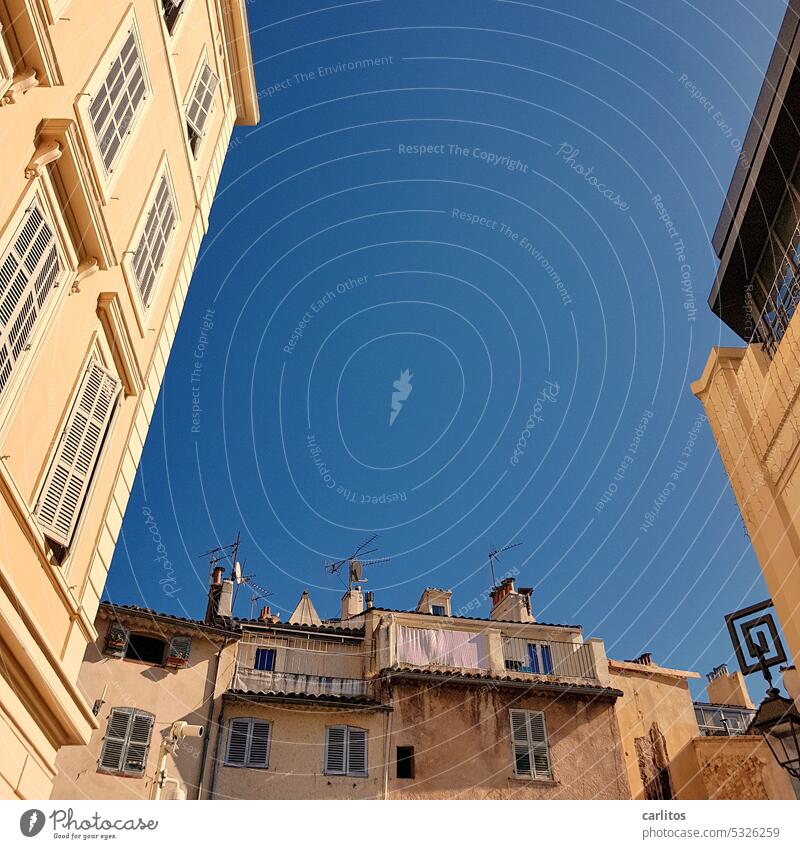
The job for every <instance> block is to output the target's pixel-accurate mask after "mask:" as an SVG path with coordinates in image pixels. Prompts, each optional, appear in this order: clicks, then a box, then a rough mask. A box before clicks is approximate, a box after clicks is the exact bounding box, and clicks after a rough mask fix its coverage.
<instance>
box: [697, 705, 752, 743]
mask: <svg viewBox="0 0 800 849" xmlns="http://www.w3.org/2000/svg"><path fill="white" fill-rule="evenodd" d="M694 713H695V716H696V717H697V724H698V726H699V727H700V734H701V735H702V736H703V737H736V736H738V735H739V734H746V733H747V729H748V728H749V727H750V723H751V722H752V721H753V717H754V716H755V715H756V712H755V711H754V710H749V709H748V708H740V707H736V706H728V705H710V704H695V706H694Z"/></svg>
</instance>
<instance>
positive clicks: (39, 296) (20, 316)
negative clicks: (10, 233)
mask: <svg viewBox="0 0 800 849" xmlns="http://www.w3.org/2000/svg"><path fill="white" fill-rule="evenodd" d="M62 271H63V269H62V266H61V261H60V259H59V256H58V249H57V247H56V237H55V233H54V232H53V229H52V228H51V227H50V225H49V224H48V223H47V221H45V218H44V215H43V214H42V211H41V209H40V208H39V206H38V205H34V206H32V207H31V208H30V209H29V210H28V211H27V212H26V213H25V217H24V218H23V220H22V225H21V226H20V229H19V231H18V232H17V233H16V235H15V237H14V239H13V240H12V242H11V244H10V245H9V246H8V248H7V249H6V250H5V252H4V253H3V255H2V256H0V392H2V391H3V388H4V387H5V385H6V384H7V383H8V379H9V377H11V372H12V370H13V368H14V366H15V365H16V363H17V361H18V360H19V359H20V357H21V356H22V354H23V352H24V351H26V350H27V349H28V345H29V342H30V339H31V336H32V334H33V331H34V328H35V326H36V322H37V319H38V318H39V316H40V315H41V313H42V309H43V307H44V305H45V303H46V302H47V300H48V298H49V297H50V295H51V293H52V292H53V290H54V289H55V288H56V287H57V286H58V282H59V277H60V276H61V273H62Z"/></svg>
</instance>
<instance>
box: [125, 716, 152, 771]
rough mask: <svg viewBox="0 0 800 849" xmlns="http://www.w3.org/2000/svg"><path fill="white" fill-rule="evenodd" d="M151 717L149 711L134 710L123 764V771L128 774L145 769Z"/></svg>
mask: <svg viewBox="0 0 800 849" xmlns="http://www.w3.org/2000/svg"><path fill="white" fill-rule="evenodd" d="M153 719H154V717H153V716H152V715H151V714H149V713H144V712H143V711H134V714H133V720H132V722H131V728H130V732H129V733H128V747H127V749H126V751H125V761H124V764H123V772H125V773H127V774H129V775H141V774H142V773H143V772H144V770H145V767H146V765H147V750H148V749H149V748H150V735H151V733H152V731H153Z"/></svg>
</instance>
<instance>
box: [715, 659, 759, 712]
mask: <svg viewBox="0 0 800 849" xmlns="http://www.w3.org/2000/svg"><path fill="white" fill-rule="evenodd" d="M706 679H707V681H708V683H707V684H706V693H707V694H708V700H709V702H711V704H712V705H736V706H737V707H744V708H749V709H750V710H752V709H753V707H754V705H753V702H752V700H751V699H750V693H748V692H747V684H746V683H745V680H744V676H743V675H742V673H741V672H734V673H733V674H732V675H731V674H730V673H729V672H728V667H727V665H726V664H724V663H723V664H721V665H720V666H717V667H715V668H714V669H712V671H711V672H709V673H708V675H706Z"/></svg>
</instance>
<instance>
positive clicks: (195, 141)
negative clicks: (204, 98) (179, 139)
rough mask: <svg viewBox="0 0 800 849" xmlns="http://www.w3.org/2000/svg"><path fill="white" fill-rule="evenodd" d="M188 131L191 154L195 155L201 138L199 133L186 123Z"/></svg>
mask: <svg viewBox="0 0 800 849" xmlns="http://www.w3.org/2000/svg"><path fill="white" fill-rule="evenodd" d="M186 129H187V131H188V133H189V147H190V148H191V149H192V155H193V156H197V151H198V150H200V142H201V141H202V140H203V138H202V136H201V135H200V133H198V132H197V130H195V129H194V128H193V127H191V126H189V125H188V124H187V127H186Z"/></svg>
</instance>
